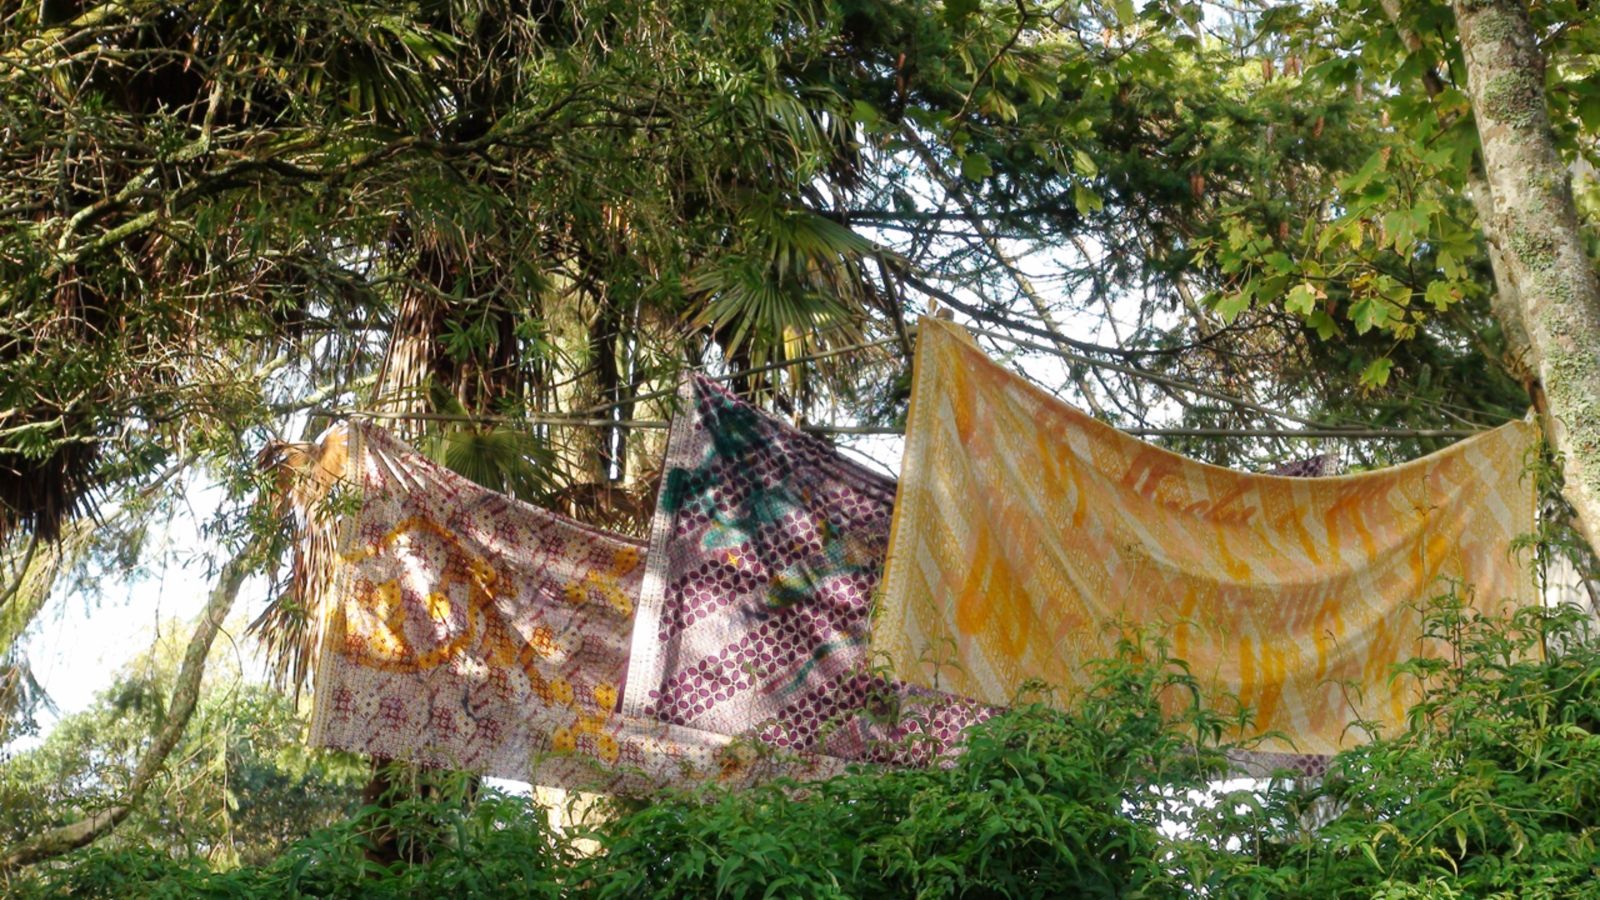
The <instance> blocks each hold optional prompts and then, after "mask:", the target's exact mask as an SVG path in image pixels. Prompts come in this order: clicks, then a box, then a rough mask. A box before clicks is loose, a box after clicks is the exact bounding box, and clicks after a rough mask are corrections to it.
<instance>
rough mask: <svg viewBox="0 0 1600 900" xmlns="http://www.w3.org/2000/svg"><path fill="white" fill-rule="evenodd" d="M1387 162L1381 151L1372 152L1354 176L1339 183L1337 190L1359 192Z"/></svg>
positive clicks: (1386, 157)
mask: <svg viewBox="0 0 1600 900" xmlns="http://www.w3.org/2000/svg"><path fill="white" fill-rule="evenodd" d="M1388 161H1389V160H1388V155H1387V154H1386V153H1384V152H1383V151H1382V150H1377V151H1374V152H1373V154H1372V155H1371V156H1369V157H1367V161H1366V162H1365V163H1362V165H1361V168H1359V169H1357V170H1356V173H1355V174H1354V175H1351V176H1349V177H1348V178H1345V179H1344V180H1342V181H1340V182H1339V189H1340V190H1342V191H1348V192H1350V193H1355V192H1357V191H1360V190H1361V189H1362V188H1364V187H1366V186H1367V183H1368V182H1370V181H1371V180H1372V179H1373V176H1375V175H1377V174H1378V172H1380V171H1382V170H1383V168H1384V167H1385V166H1386V165H1388Z"/></svg>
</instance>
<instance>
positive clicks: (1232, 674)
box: [872, 319, 1535, 755]
mask: <svg viewBox="0 0 1600 900" xmlns="http://www.w3.org/2000/svg"><path fill="white" fill-rule="evenodd" d="M1534 437H1535V430H1534V428H1533V427H1532V426H1531V425H1529V424H1526V423H1522V422H1514V423H1511V424H1508V425H1505V426H1502V427H1500V428H1497V429H1495V430H1493V431H1490V432H1487V433H1484V434H1482V435H1479V436H1476V437H1473V438H1470V439H1468V440H1464V441H1462V442H1460V443H1458V444H1455V445H1454V446H1452V447H1449V448H1447V449H1445V450H1442V451H1440V452H1438V453H1435V454H1433V455H1431V456H1428V457H1425V458H1423V459H1420V460H1416V461H1414V462H1411V463H1407V464H1405V465H1401V466H1397V467H1394V468H1391V469H1386V470H1382V471H1376V472H1367V473H1361V474H1356V475H1347V476H1341V477H1336V478H1311V479H1295V478H1282V477H1273V476H1266V475H1250V474H1245V473H1240V472H1235V471H1230V470H1227V469H1222V468H1218V467H1215V466H1210V465H1206V464H1203V463H1199V462H1195V461H1192V460H1188V459H1185V458H1183V457H1180V456H1177V455H1175V454H1172V453H1169V452H1167V451H1165V450H1161V449H1159V448H1157V447H1154V446H1152V445H1150V444H1146V443H1144V442H1142V441H1138V440H1135V439H1133V438H1131V437H1129V436H1127V435H1125V434H1122V433H1121V432H1118V431H1116V430H1115V429H1113V428H1111V427H1109V426H1107V425H1105V424H1103V423H1101V422H1098V421H1095V420H1094V419H1092V418H1090V417H1089V416H1087V415H1085V414H1083V413H1081V412H1079V411H1077V410H1075V409H1073V408H1072V407H1070V406H1068V405H1067V404H1065V403H1063V402H1061V401H1059V400H1057V399H1056V398H1054V397H1052V396H1051V395H1050V394H1048V393H1046V392H1044V391H1042V390H1040V389H1038V388H1037V387H1035V386H1033V385H1031V384H1029V383H1028V382H1027V381H1025V380H1024V379H1023V378H1021V377H1020V376H1017V375H1015V374H1013V373H1011V372H1009V371H1007V370H1006V369H1005V368H1003V367H1001V366H1000V365H998V364H996V363H995V362H993V361H991V360H990V359H988V358H987V357H986V356H985V355H984V354H983V352H982V351H981V350H979V349H978V348H977V347H976V346H974V345H973V343H972V342H971V341H970V339H969V338H968V337H967V336H966V334H965V332H963V331H962V330H961V329H960V328H959V327H957V326H955V325H952V324H950V323H946V322H941V321H939V320H935V319H923V320H922V325H921V330H920V331H919V337H918V347H917V353H916V361H915V374H914V378H913V386H912V400H911V410H910V414H909V421H908V426H907V442H906V451H905V457H904V463H903V468H902V473H901V484H900V493H899V498H898V501H897V505H896V508H895V513H894V532H893V537H892V539H891V542H890V546H889V559H888V563H887V571H886V574H885V578H884V586H883V591H882V600H881V604H882V610H881V614H880V615H879V617H878V618H877V619H876V620H875V623H874V628H873V634H872V649H873V650H874V651H875V652H876V653H880V654H882V655H883V656H884V657H886V658H887V659H888V660H889V663H890V665H891V668H892V670H893V671H894V672H895V674H896V675H897V676H899V677H901V678H904V679H906V680H908V681H911V682H914V683H916V684H921V685H925V686H928V687H937V688H939V689H941V690H947V691H950V692H952V693H956V694H960V695H963V696H969V697H974V698H977V699H979V700H982V701H985V702H989V703H995V704H1003V703H1006V702H1008V701H1010V700H1011V699H1012V698H1013V697H1014V696H1015V695H1016V694H1017V693H1018V691H1019V690H1020V689H1021V688H1022V687H1023V686H1024V683H1025V682H1029V681H1030V680H1037V681H1040V682H1043V683H1045V684H1049V685H1054V686H1058V687H1060V688H1063V689H1065V692H1064V693H1065V695H1064V696H1060V697H1058V702H1062V703H1068V702H1070V693H1071V691H1072V690H1073V689H1075V688H1081V687H1082V686H1084V685H1085V684H1086V683H1087V681H1088V678H1089V675H1088V673H1087V672H1086V671H1085V667H1084V664H1085V663H1086V662H1088V661H1090V660H1093V659H1097V658H1105V657H1109V656H1111V655H1113V652H1114V647H1115V644H1116V642H1117V640H1118V639H1119V638H1120V637H1122V636H1124V635H1125V634H1126V633H1127V629H1129V628H1133V629H1143V630H1153V631H1156V632H1160V633H1163V634H1165V635H1166V636H1167V637H1169V638H1170V641H1171V653H1172V654H1173V655H1174V656H1175V657H1178V658H1181V659H1184V660H1186V661H1187V662H1188V663H1189V665H1190V667H1191V669H1192V671H1193V673H1194V675H1195V676H1196V677H1197V678H1198V679H1199V680H1200V682H1201V685H1202V686H1203V687H1204V688H1205V689H1206V690H1207V691H1210V692H1212V694H1213V695H1215V694H1217V693H1220V692H1227V693H1231V694H1234V695H1236V696H1237V697H1238V698H1239V700H1240V701H1242V702H1243V703H1244V704H1245V705H1247V706H1249V707H1250V708H1252V709H1253V710H1254V711H1255V722H1254V726H1253V729H1252V731H1251V733H1248V734H1243V735H1233V737H1237V738H1252V737H1256V736H1259V735H1264V734H1266V733H1268V732H1279V733H1281V734H1282V735H1284V736H1285V738H1282V739H1280V738H1268V739H1266V740H1264V741H1262V743H1261V744H1260V749H1261V750H1262V751H1264V752H1271V753H1283V754H1295V755H1298V754H1312V755H1326V754H1331V753H1334V752H1336V751H1337V750H1339V749H1340V748H1342V747H1347V746H1350V744H1351V743H1352V742H1355V741H1358V740H1360V739H1361V732H1360V730H1359V729H1357V728H1354V727H1352V726H1353V725H1354V723H1356V722H1357V721H1358V720H1359V721H1364V722H1369V723H1376V724H1377V725H1378V726H1379V727H1380V728H1382V729H1384V730H1392V729H1395V728H1397V727H1399V726H1400V725H1401V724H1402V722H1403V718H1404V713H1405V710H1406V708H1407V706H1408V705H1409V703H1410V701H1412V700H1413V699H1414V693H1413V686H1412V683H1411V682H1410V681H1409V680H1408V679H1404V678H1398V679H1395V678H1391V677H1390V674H1391V671H1392V667H1393V666H1394V664H1396V663H1399V662H1401V661H1403V660H1406V659H1408V658H1411V657H1413V656H1416V655H1419V654H1420V655H1432V654H1435V653H1438V652H1440V650H1441V649H1442V648H1441V647H1440V645H1439V643H1438V642H1436V641H1433V640H1430V639H1428V638H1426V637H1425V635H1424V633H1423V620H1422V612H1421V607H1422V605H1424V604H1425V603H1426V601H1428V599H1429V598H1431V597H1433V596H1435V595H1438V594H1441V593H1443V592H1445V591H1447V590H1449V589H1450V588H1451V586H1452V585H1458V586H1465V587H1464V588H1462V589H1463V590H1465V592H1466V596H1467V598H1468V601H1469V602H1470V604H1471V605H1472V606H1473V607H1474V608H1476V609H1478V610H1481V611H1483V612H1488V613H1493V612H1498V611H1501V610H1503V609H1505V608H1506V606H1507V605H1508V604H1522V603H1527V602H1529V601H1530V600H1531V599H1532V590H1531V588H1532V583H1531V578H1530V576H1529V573H1528V572H1527V570H1526V568H1525V567H1524V566H1523V565H1522V563H1521V560H1520V559H1519V558H1517V557H1516V555H1515V554H1514V553H1513V551H1512V544H1513V541H1514V539H1516V538H1517V537H1519V536H1520V535H1524V534H1527V533H1530V532H1531V531H1532V529H1533V510H1534V496H1535V493H1534V487H1533V482H1532V479H1531V478H1530V477H1527V476H1525V474H1524V472H1523V466H1524V463H1525V460H1526V458H1527V456H1528V453H1529V451H1530V449H1531V448H1532V446H1533V443H1534Z"/></svg>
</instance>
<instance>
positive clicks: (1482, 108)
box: [1452, 0, 1600, 548]
mask: <svg viewBox="0 0 1600 900" xmlns="http://www.w3.org/2000/svg"><path fill="white" fill-rule="evenodd" d="M1452 8H1453V9H1454V11H1455V17H1456V23H1457V26H1458V28H1459V29H1460V32H1461V51H1462V56H1463V58H1464V60H1465V62H1466V69H1467V82H1468V93H1469V94H1470V96H1471V98H1472V111H1473V114H1474V115H1475V116H1476V118H1477V124H1478V137H1479V141H1480V143H1481V144H1482V148H1483V160H1484V169H1485V174H1486V176H1487V179H1488V182H1489V194H1490V198H1491V200H1492V201H1493V204H1492V207H1493V208H1492V213H1491V217H1492V221H1489V222H1486V223H1485V230H1486V231H1487V232H1488V233H1489V234H1490V235H1491V237H1492V239H1493V240H1494V241H1495V242H1496V243H1497V245H1498V250H1499V251H1500V253H1501V254H1502V256H1503V259H1504V261H1505V264H1506V268H1507V274H1508V275H1509V276H1510V279H1511V281H1512V282H1513V283H1514V284H1515V287H1516V294H1517V299H1518V305H1519V306H1520V307H1521V312H1522V321H1523V325H1524V326H1525V328H1526V329H1527V334H1528V342H1529V349H1530V351H1531V353H1530V355H1531V357H1532V358H1531V360H1530V361H1531V362H1532V364H1533V365H1532V368H1533V371H1534V373H1535V374H1536V375H1537V376H1538V379H1539V382H1540V384H1539V385H1536V386H1535V387H1536V389H1537V388H1542V389H1543V391H1544V394H1545V400H1546V410H1547V413H1548V414H1547V415H1546V416H1545V422H1544V424H1545V430H1546V432H1547V434H1548V435H1549V437H1550V441H1551V443H1552V444H1553V445H1554V446H1555V449H1556V451H1557V452H1559V453H1560V454H1561V455H1562V457H1563V474H1564V475H1565V479H1566V495H1567V499H1568V500H1569V501H1570V502H1571V503H1572V506H1573V508H1574V509H1576V510H1577V512H1578V519H1579V525H1580V528H1581V530H1582V532H1583V535H1584V537H1585V539H1587V540H1588V541H1589V544H1590V546H1592V547H1595V548H1600V279H1597V278H1596V275H1595V270H1594V265H1593V263H1591V262H1590V260H1589V257H1588V255H1587V254H1585V253H1584V249H1583V236H1582V233H1581V231H1580V230H1579V226H1578V212H1577V208H1576V207H1575V206H1574V205H1573V202H1572V184H1571V175H1570V173H1569V172H1568V170H1567V168H1566V166H1564V165H1563V164H1562V162H1561V157H1560V156H1559V155H1558V154H1557V152H1556V146H1555V136H1554V134H1553V133H1552V132H1551V130H1550V116H1549V112H1548V111H1547V110H1546V108H1545V92H1544V58H1543V57H1542V56H1541V55H1540V53H1539V47H1538V43H1537V41H1536V40H1535V37H1534V34H1533V27H1532V25H1531V23H1530V22H1529V21H1528V11H1527V8H1526V6H1524V5H1523V3H1522V2H1521V0H1455V2H1454V3H1453V4H1452ZM1505 324H1506V325H1507V326H1508V328H1509V327H1510V324H1511V323H1505Z"/></svg>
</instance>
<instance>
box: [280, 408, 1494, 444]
mask: <svg viewBox="0 0 1600 900" xmlns="http://www.w3.org/2000/svg"><path fill="white" fill-rule="evenodd" d="M311 412H312V414H313V415H319V416H327V417H329V418H339V419H407V420H418V421H427V422H465V423H473V424H505V425H551V426H555V427H561V428H643V429H665V428H667V427H668V426H669V425H670V424H671V423H670V422H668V421H666V420H665V419H585V418H578V417H574V416H541V415H530V416H494V415H482V416H472V415H457V414H453V413H408V412H381V411H376V410H365V409H315V410H312V411H311ZM795 427H796V428H798V429H799V430H801V431H804V432H808V433H810V434H835V435H903V434H905V429H903V428H892V427H885V426H880V425H797V426H795ZM1117 430H1118V431H1121V432H1122V433H1123V434H1131V435H1133V436H1135V437H1238V438H1463V437H1471V436H1472V435H1475V434H1482V433H1483V430H1482V429H1470V428H1302V429H1282V428H1119V429H1117Z"/></svg>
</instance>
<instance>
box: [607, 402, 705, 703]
mask: <svg viewBox="0 0 1600 900" xmlns="http://www.w3.org/2000/svg"><path fill="white" fill-rule="evenodd" d="M677 400H678V411H677V413H676V414H675V415H674V416H673V417H672V426H671V427H670V428H669V429H667V449H666V453H665V455H664V456H663V457H662V460H661V477H662V478H663V479H665V478H666V477H667V476H668V474H669V473H671V472H672V471H673V470H674V469H675V468H679V467H684V468H687V467H689V466H691V465H692V464H693V463H694V460H693V459H692V458H691V456H692V453H691V452H690V451H689V447H690V446H691V445H692V443H693V442H692V441H691V440H690V438H691V437H692V436H693V433H694V427H695V416H694V415H693V411H694V408H695V407H694V383H693V382H692V381H691V380H690V379H689V377H687V376H685V377H684V378H682V379H681V380H680V381H679V383H678V394H677ZM665 487H666V485H665V484H663V485H662V486H661V488H660V489H658V490H657V492H656V496H657V500H656V508H655V510H654V511H653V512H652V513H651V515H650V537H649V545H648V549H647V550H646V551H645V559H644V581H643V583H642V584H641V585H640V586H639V601H638V602H637V603H635V604H634V611H633V639H632V640H631V641H630V642H629V649H628V668H627V672H626V673H625V675H626V677H624V678H623V682H622V709H621V712H622V714H623V715H625V716H633V717H635V718H648V717H649V716H648V713H647V711H646V710H647V707H648V706H649V703H650V692H651V691H659V690H660V689H661V681H662V675H663V672H664V667H665V665H666V658H665V656H664V655H663V652H664V648H663V646H662V643H661V641H660V639H659V636H660V633H661V617H662V615H663V614H664V613H665V611H666V599H667V581H668V579H669V576H670V572H669V571H668V570H669V569H670V567H671V564H672V561H671V559H670V558H669V556H668V554H667V542H668V541H669V540H671V532H672V522H673V518H674V515H673V513H672V512H670V511H669V510H668V509H667V506H666V504H664V503H662V502H661V500H660V497H662V496H663V495H664V494H665V493H666V491H665Z"/></svg>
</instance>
